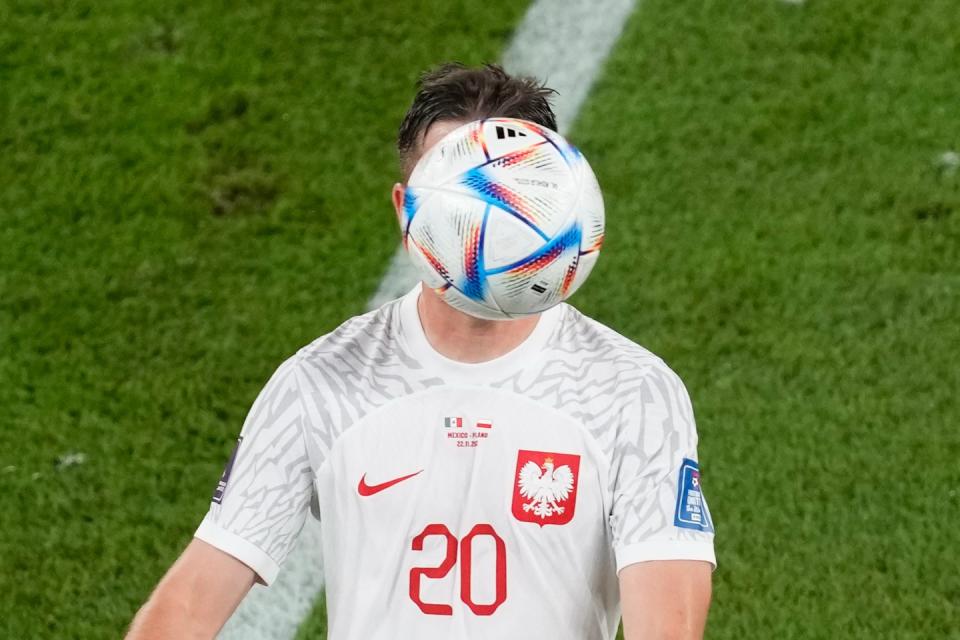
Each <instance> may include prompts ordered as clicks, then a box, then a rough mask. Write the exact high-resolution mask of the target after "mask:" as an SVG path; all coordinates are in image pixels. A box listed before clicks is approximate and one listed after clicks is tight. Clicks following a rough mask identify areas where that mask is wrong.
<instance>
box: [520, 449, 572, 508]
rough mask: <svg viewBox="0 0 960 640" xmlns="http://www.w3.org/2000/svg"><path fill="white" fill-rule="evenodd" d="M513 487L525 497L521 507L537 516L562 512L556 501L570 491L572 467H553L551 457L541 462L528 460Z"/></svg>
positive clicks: (559, 500) (563, 465)
mask: <svg viewBox="0 0 960 640" xmlns="http://www.w3.org/2000/svg"><path fill="white" fill-rule="evenodd" d="M517 487H518V489H519V490H520V495H521V496H522V497H523V498H524V499H525V501H524V503H523V510H524V511H525V512H528V513H531V512H532V513H533V515H535V516H537V517H538V518H540V519H546V518H549V517H550V516H552V515H554V514H557V515H560V514H563V511H564V507H563V506H562V505H561V504H560V503H561V502H565V501H566V500H567V498H569V497H570V492H571V491H572V490H573V470H571V469H570V466H569V465H566V464H562V465H560V466H559V467H555V466H554V464H553V458H546V459H545V460H544V461H543V465H542V466H541V465H538V464H537V463H536V462H534V461H533V460H528V461H527V463H526V464H525V465H523V467H521V468H520V473H519V474H518V477H517Z"/></svg>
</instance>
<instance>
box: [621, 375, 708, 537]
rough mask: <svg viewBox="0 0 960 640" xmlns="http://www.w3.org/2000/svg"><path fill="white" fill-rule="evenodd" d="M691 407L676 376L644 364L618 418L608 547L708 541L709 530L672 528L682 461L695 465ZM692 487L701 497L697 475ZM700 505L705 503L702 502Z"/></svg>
mask: <svg viewBox="0 0 960 640" xmlns="http://www.w3.org/2000/svg"><path fill="white" fill-rule="evenodd" d="M696 460H697V431H696V425H695V422H694V418H693V407H692V405H691V403H690V398H689V396H688V394H687V390H686V388H685V387H684V385H683V382H681V380H680V378H679V377H678V376H677V375H676V374H675V373H674V372H673V371H671V370H670V369H669V367H667V366H666V365H665V364H663V363H660V364H659V366H653V367H650V368H649V369H648V370H647V374H646V376H645V377H644V380H643V383H642V384H641V386H640V389H639V390H638V392H637V394H636V396H635V398H634V402H633V403H632V404H631V406H630V407H629V408H628V411H627V413H626V414H625V415H624V417H623V422H622V425H621V428H620V431H619V433H618V436H617V447H616V450H615V457H614V460H613V465H612V473H613V508H612V512H611V516H610V524H611V529H612V531H613V539H614V547H615V548H617V549H622V548H625V547H628V546H630V545H639V544H643V543H654V544H661V543H667V544H673V543H677V542H683V541H690V542H694V543H697V542H702V543H710V542H711V541H712V538H713V533H712V530H710V528H709V527H708V526H707V523H706V522H705V523H704V526H703V527H700V528H699V529H696V528H691V527H688V526H677V523H676V518H677V509H678V504H679V502H678V501H679V498H680V496H681V494H682V493H683V492H684V491H685V490H686V491H688V492H689V491H690V490H691V488H690V487H684V486H681V478H682V476H683V473H684V472H685V471H686V472H687V473H688V474H689V472H690V470H689V469H687V470H684V469H681V467H683V466H684V464H685V463H684V461H688V462H687V463H686V464H687V466H690V465H691V464H696ZM695 484H696V486H695V487H694V488H693V489H692V490H694V491H695V493H696V495H697V496H698V497H701V498H702V492H701V491H700V488H699V473H697V474H696V481H695ZM703 508H704V509H705V508H706V507H705V503H704V507H703Z"/></svg>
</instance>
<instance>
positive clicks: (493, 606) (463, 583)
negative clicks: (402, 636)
mask: <svg viewBox="0 0 960 640" xmlns="http://www.w3.org/2000/svg"><path fill="white" fill-rule="evenodd" d="M428 536H443V537H444V538H446V541H447V554H446V556H445V557H444V559H443V562H442V563H440V566H437V567H413V568H412V569H410V599H411V600H413V602H414V603H415V604H416V605H417V606H418V607H420V610H421V611H423V612H424V613H426V614H429V615H434V616H451V615H453V607H452V606H450V605H449V604H436V603H430V602H424V601H423V599H422V598H421V597H420V581H421V579H422V577H423V576H426V577H427V578H432V579H434V580H439V579H441V578H443V577H445V576H446V575H447V574H448V573H450V569H452V568H453V565H454V564H456V562H457V539H456V537H454V535H453V534H452V533H450V529H448V528H447V526H446V525H444V524H428V525H427V526H426V527H424V529H423V531H421V532H420V533H419V534H417V537H415V538H414V539H413V544H412V545H411V546H412V548H413V550H414V551H423V541H424V540H425V539H426V538H427V537H428ZM477 536H490V537H491V538H493V542H494V545H495V547H496V550H497V555H496V571H495V575H496V593H495V594H494V599H493V602H491V603H489V604H478V603H476V602H474V601H473V597H472V596H471V577H472V573H473V540H474V538H476V537H477ZM460 558H461V563H460V564H461V570H460V599H461V600H462V601H463V603H464V604H466V605H467V606H468V607H470V610H471V611H473V613H474V614H475V615H478V616H489V615H493V612H494V611H496V610H497V608H498V607H499V606H500V605H502V604H503V603H504V602H505V601H506V599H507V546H506V545H505V544H504V543H503V538H501V537H500V536H498V535H497V532H496V531H495V530H494V528H493V526H492V525H489V524H478V525H475V526H474V527H473V529H471V530H470V533H468V534H467V535H466V536H464V538H463V539H462V540H461V541H460Z"/></svg>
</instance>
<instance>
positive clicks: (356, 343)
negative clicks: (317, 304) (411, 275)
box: [292, 300, 399, 368]
mask: <svg viewBox="0 0 960 640" xmlns="http://www.w3.org/2000/svg"><path fill="white" fill-rule="evenodd" d="M398 303H399V301H397V300H395V301H392V302H388V303H387V304H385V305H383V306H382V307H379V308H377V309H374V310H373V311H368V312H367V313H364V314H361V315H357V316H353V317H352V318H349V319H348V320H346V321H344V322H342V323H341V324H340V326H338V327H337V328H336V329H334V330H333V331H330V332H329V333H326V334H324V335H322V336H320V337H319V338H317V339H315V340H313V341H312V342H310V343H309V344H307V345H305V346H303V347H301V348H300V349H299V350H298V351H297V353H296V354H295V355H294V356H293V358H292V360H295V361H296V362H298V363H299V364H301V365H304V364H308V365H314V366H325V367H328V366H334V367H348V368H349V367H353V366H356V365H358V364H361V363H363V362H371V361H374V360H377V359H378V358H383V357H384V355H385V354H388V353H389V352H390V351H391V347H392V343H393V341H394V339H395V333H394V332H395V330H396V323H395V322H394V316H395V314H396V313H397V304H398Z"/></svg>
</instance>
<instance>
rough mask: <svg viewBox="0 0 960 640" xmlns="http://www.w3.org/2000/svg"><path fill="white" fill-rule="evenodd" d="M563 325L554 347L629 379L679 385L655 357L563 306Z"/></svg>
mask: <svg viewBox="0 0 960 640" xmlns="http://www.w3.org/2000/svg"><path fill="white" fill-rule="evenodd" d="M564 307H565V309H564V313H565V316H564V322H563V324H562V329H561V330H560V332H559V335H558V336H557V345H556V347H557V348H559V349H561V350H563V351H565V352H568V353H571V354H574V353H575V354H579V358H582V359H588V360H590V361H591V362H593V363H594V365H595V366H598V367H600V368H607V369H609V370H612V371H613V372H615V373H618V374H619V375H622V376H624V377H629V378H636V377H651V376H652V377H655V378H660V379H663V380H665V381H668V382H669V383H671V384H682V383H681V382H680V377H679V376H678V375H677V373H676V372H675V371H674V370H673V369H672V368H670V366H669V365H668V364H667V363H666V362H665V361H664V360H663V358H661V357H660V356H658V355H657V354H655V353H653V352H652V351H650V350H649V349H647V348H646V347H644V346H642V345H640V344H638V343H637V342H635V341H633V340H631V339H630V338H628V337H626V336H624V335H623V334H621V333H619V332H618V331H616V330H614V329H612V328H610V327H608V326H607V325H605V324H603V323H602V322H600V321H598V320H595V319H594V318H591V317H590V316H588V315H586V314H585V313H583V312H582V311H580V310H579V309H577V308H576V307H573V306H572V305H569V304H564Z"/></svg>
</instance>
